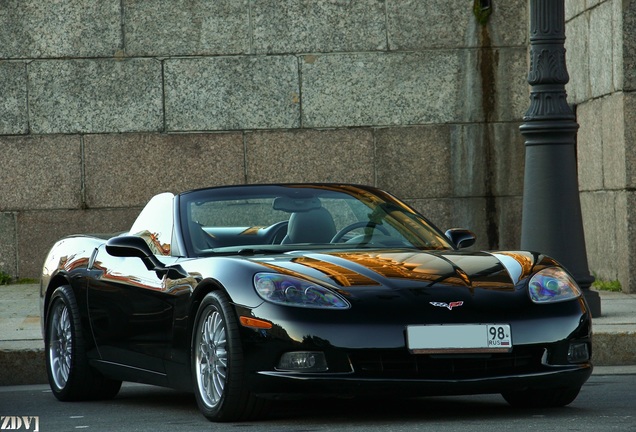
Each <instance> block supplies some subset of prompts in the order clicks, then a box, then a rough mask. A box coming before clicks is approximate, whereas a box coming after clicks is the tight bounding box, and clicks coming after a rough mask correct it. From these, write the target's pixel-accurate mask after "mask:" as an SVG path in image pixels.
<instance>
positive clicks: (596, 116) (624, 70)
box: [566, 0, 636, 293]
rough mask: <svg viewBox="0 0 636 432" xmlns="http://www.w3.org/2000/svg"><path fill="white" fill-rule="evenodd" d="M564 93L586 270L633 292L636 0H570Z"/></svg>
mask: <svg viewBox="0 0 636 432" xmlns="http://www.w3.org/2000/svg"><path fill="white" fill-rule="evenodd" d="M566 21H567V24H566V37H567V40H566V49H567V65H568V71H569V73H570V83H569V84H568V86H567V91H568V96H569V99H570V101H571V102H572V103H574V104H575V105H576V113H577V121H578V123H579V125H580V129H579V131H578V135H577V138H578V140H577V141H578V153H577V155H578V172H579V189H580V191H581V208H582V212H583V222H584V228H585V239H586V243H587V254H588V262H589V267H590V270H591V271H592V272H594V273H595V274H596V276H597V277H599V278H602V279H606V280H619V281H620V282H621V284H622V287H623V291H625V292H632V293H635V292H636V265H634V263H636V145H635V144H634V143H635V142H636V93H635V92H634V90H636V2H635V1H624V0H585V1H581V0H567V1H566Z"/></svg>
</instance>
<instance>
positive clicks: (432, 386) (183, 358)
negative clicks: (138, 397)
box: [41, 184, 592, 421]
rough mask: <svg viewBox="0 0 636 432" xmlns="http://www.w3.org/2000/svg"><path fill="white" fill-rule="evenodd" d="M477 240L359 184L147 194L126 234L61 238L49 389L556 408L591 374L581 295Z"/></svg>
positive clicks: (48, 308) (230, 406)
mask: <svg viewBox="0 0 636 432" xmlns="http://www.w3.org/2000/svg"><path fill="white" fill-rule="evenodd" d="M474 242H475V237H474V235H473V234H472V233H471V232H470V231H467V230H463V229H450V230H448V231H446V233H443V232H441V231H439V230H438V229H437V228H436V227H434V226H433V225H432V224H431V223H430V222H428V221H427V220H426V219H425V218H424V217H423V216H422V215H420V214H419V213H418V212H416V211H414V210H413V209H411V208H410V207H409V206H407V205H406V204H404V203H403V202H401V201H399V200H397V199H396V198H394V197H393V196H391V195H390V194H388V193H386V192H383V191H380V190H377V189H375V188H372V187H367V186H358V185H343V184H284V185H247V186H245V185H242V186H229V187H218V188H209V189H200V190H194V191H188V192H184V193H181V194H178V195H173V194H171V193H164V194H160V195H157V196H155V197H154V198H152V199H151V200H150V201H149V202H148V204H147V205H146V206H145V208H144V209H143V210H142V212H141V213H140V215H139V217H138V218H137V220H136V221H135V223H134V224H133V226H132V227H131V229H130V231H128V232H125V233H123V234H119V235H114V236H112V237H111V236H99V235H94V236H89V235H82V236H79V235H78V236H71V237H67V238H64V239H62V240H60V241H58V242H57V243H56V244H55V245H54V246H53V248H52V249H51V251H50V253H49V255H48V256H47V258H46V261H45V263H44V267H43V274H42V281H41V283H42V285H41V310H42V325H43V333H44V341H45V351H46V367H47V372H48V377H49V382H50V385H51V388H52V390H53V394H54V395H55V396H56V397H57V398H58V399H60V400H63V401H70V400H87V399H103V398H112V397H114V396H115V395H116V394H117V392H118V391H119V388H120V386H121V382H122V381H135V382H143V383H148V384H154V385H159V386H166V387H172V388H176V389H182V390H188V391H194V393H195V396H196V400H197V403H198V406H199V408H200V410H201V412H202V413H203V415H204V416H206V417H207V418H208V419H210V420H214V421H236V420H243V419H251V418H255V417H257V416H262V415H264V414H266V413H267V410H268V407H269V406H270V404H271V400H272V399H276V398H283V397H285V398H287V397H302V396H308V395H311V396H338V397H341V396H347V397H349V396H356V395H373V394H377V395H382V396H384V397H386V396H387V395H394V396H399V397H412V396H427V395H458V394H477V393H501V394H502V395H503V397H504V398H505V400H506V401H508V403H510V404H511V405H513V406H534V407H536V406H545V407H551V406H563V405H567V404H569V403H570V402H572V401H573V400H574V399H575V398H576V396H577V394H578V393H579V390H580V388H581V386H582V385H583V384H584V383H585V381H586V380H587V379H588V378H589V376H590V374H591V372H592V364H591V354H592V352H591V318H590V313H589V311H588V308H587V305H586V303H585V300H584V298H583V296H582V295H581V292H580V289H579V288H578V286H577V284H576V283H575V282H574V280H573V279H572V277H571V276H570V274H569V273H568V272H567V270H565V269H564V268H563V267H561V266H560V265H559V264H558V263H557V262H556V261H555V260H553V259H551V258H549V257H547V256H545V255H542V254H540V253H535V252H523V251H496V252H469V251H466V250H464V251H462V249H465V248H466V247H469V246H471V245H472V244H473V243H474Z"/></svg>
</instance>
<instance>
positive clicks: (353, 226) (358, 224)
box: [331, 221, 390, 243]
mask: <svg viewBox="0 0 636 432" xmlns="http://www.w3.org/2000/svg"><path fill="white" fill-rule="evenodd" d="M366 227H369V228H373V229H377V230H378V231H380V232H382V234H384V235H387V236H388V235H390V234H389V231H388V230H387V229H386V228H385V227H383V226H382V225H380V224H378V223H375V222H371V221H367V222H364V221H361V222H354V223H352V224H350V225H347V226H346V227H344V228H342V229H341V230H340V231H338V232H337V233H336V235H335V236H333V238H332V239H331V243H338V242H339V241H340V240H342V237H344V235H345V234H346V233H348V232H349V231H353V230H354V229H358V228H366Z"/></svg>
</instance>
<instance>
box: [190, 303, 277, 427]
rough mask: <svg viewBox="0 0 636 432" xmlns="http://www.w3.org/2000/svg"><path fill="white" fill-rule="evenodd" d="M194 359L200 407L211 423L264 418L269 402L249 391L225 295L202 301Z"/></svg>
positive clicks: (234, 321) (236, 329)
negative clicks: (261, 416)
mask: <svg viewBox="0 0 636 432" xmlns="http://www.w3.org/2000/svg"><path fill="white" fill-rule="evenodd" d="M191 357H192V373H193V382H194V385H195V389H194V390H195V391H194V393H195V396H196V400H197V405H198V406H199V410H200V411H201V413H202V414H203V415H204V416H205V417H207V418H208V420H211V421H219V422H222V421H236V420H249V419H253V418H255V417H258V416H260V415H262V413H263V412H264V411H265V409H266V401H265V400H262V399H259V398H257V397H256V396H254V395H253V394H252V393H251V392H250V391H249V389H248V388H247V384H246V371H245V362H244V358H243V348H242V346H241V340H240V335H239V327H238V320H237V317H236V313H235V312H234V308H233V307H232V305H231V304H230V302H229V299H228V297H227V295H226V294H225V293H223V292H219V291H213V292H211V293H209V294H208V295H206V296H205V297H204V298H203V301H202V302H201V305H200V306H199V309H198V311H197V314H196V318H195V324H194V331H193V337H192V356H191Z"/></svg>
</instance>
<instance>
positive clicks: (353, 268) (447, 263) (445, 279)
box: [259, 249, 542, 291]
mask: <svg viewBox="0 0 636 432" xmlns="http://www.w3.org/2000/svg"><path fill="white" fill-rule="evenodd" d="M541 258H542V256H541V255H537V254H532V253H529V252H473V253H466V252H457V251H448V250H444V251H414V250H405V249H399V250H364V251H342V252H340V251H337V252H324V253H307V252H304V253H300V252H291V253H288V254H285V256H284V257H282V256H281V257H278V258H275V259H271V258H270V259H268V260H262V261H261V260H259V263H260V264H261V265H264V266H266V267H268V268H271V269H272V270H275V271H277V272H281V273H285V274H289V275H292V276H297V277H304V278H309V279H313V280H317V281H321V282H323V283H327V284H330V285H335V286H336V287H338V288H341V289H344V290H347V291H349V290H351V291H355V290H356V289H361V288H363V287H364V288H366V289H368V288H370V287H374V286H377V287H382V288H414V287H417V288H427V287H439V286H446V287H449V286H455V287H467V288H473V289H489V290H497V291H506V290H514V288H515V286H516V285H517V284H518V283H519V282H520V281H522V280H523V279H525V278H527V277H528V275H529V274H531V273H532V271H533V269H534V267H535V265H536V264H537V262H538V261H539V260H540V259H541Z"/></svg>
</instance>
